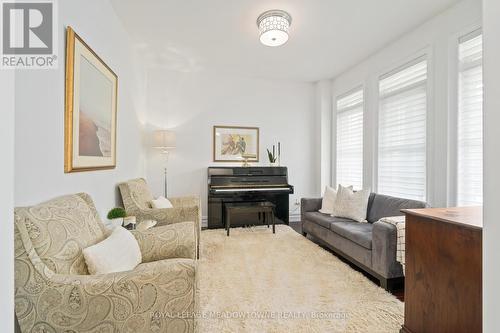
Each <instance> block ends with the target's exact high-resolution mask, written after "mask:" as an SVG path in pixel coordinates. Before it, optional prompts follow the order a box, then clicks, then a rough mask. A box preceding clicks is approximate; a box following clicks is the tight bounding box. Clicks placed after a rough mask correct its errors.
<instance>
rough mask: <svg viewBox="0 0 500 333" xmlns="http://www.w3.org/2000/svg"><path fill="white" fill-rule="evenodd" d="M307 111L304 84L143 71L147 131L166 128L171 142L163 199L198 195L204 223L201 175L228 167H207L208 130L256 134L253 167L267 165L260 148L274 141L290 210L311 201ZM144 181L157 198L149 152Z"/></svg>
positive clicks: (155, 164)
mask: <svg viewBox="0 0 500 333" xmlns="http://www.w3.org/2000/svg"><path fill="white" fill-rule="evenodd" d="M314 103H315V92H314V85H313V84H311V83H293V82H287V81H270V80H261V79H255V78H246V77H239V76H238V77H235V76H228V75H222V74H214V73H210V72H195V73H185V72H174V71H168V70H162V69H151V70H149V72H148V128H149V129H153V128H172V129H173V130H174V131H175V132H176V134H177V149H176V150H175V151H174V152H173V153H172V154H171V155H170V160H169V195H170V196H178V195H188V194H199V195H201V198H202V202H203V215H204V216H206V201H207V167H208V166H213V165H224V166H226V165H231V164H228V163H214V162H213V161H212V127H213V126H214V125H239V126H256V127H259V128H260V165H268V163H267V157H266V148H269V147H271V146H272V144H273V143H276V142H278V141H280V142H281V144H282V159H281V162H282V165H285V166H287V167H288V172H289V183H290V184H292V185H294V186H295V194H294V195H293V196H291V203H293V202H294V201H295V199H299V198H301V197H303V196H310V195H318V194H319V192H318V191H317V190H316V189H318V188H319V186H318V185H317V184H316V181H317V178H316V175H317V173H316V169H315V168H316V160H317V153H316V150H315V143H316V139H315V133H314V132H315V115H314V113H315V110H314ZM233 165H241V163H237V164H233ZM147 178H148V181H149V183H150V185H151V187H152V189H153V192H154V194H155V195H161V194H162V190H163V187H162V186H163V185H162V184H163V159H162V156H161V155H160V154H159V153H158V152H155V151H151V150H150V151H148V167H147ZM290 208H291V210H293V209H295V208H296V207H294V206H293V205H291V206H290Z"/></svg>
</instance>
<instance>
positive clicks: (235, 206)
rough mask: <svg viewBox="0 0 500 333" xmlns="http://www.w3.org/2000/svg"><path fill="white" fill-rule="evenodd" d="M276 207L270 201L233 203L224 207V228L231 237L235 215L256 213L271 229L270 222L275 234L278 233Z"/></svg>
mask: <svg viewBox="0 0 500 333" xmlns="http://www.w3.org/2000/svg"><path fill="white" fill-rule="evenodd" d="M275 207H276V206H275V205H274V204H273V203H272V202H269V201H260V202H231V203H226V204H225V205H224V210H225V212H224V226H225V228H226V231H227V235H228V236H229V229H231V219H232V218H233V216H234V215H235V214H242V213H255V214H257V215H258V216H259V220H260V217H261V216H262V219H263V223H266V222H267V226H268V227H269V222H271V223H272V225H273V234H275V233H276V229H275V222H276V221H275V217H274V208H275Z"/></svg>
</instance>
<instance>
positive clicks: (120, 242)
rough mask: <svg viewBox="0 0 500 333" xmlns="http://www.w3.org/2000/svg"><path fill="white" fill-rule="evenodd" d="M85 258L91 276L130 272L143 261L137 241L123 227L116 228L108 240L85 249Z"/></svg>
mask: <svg viewBox="0 0 500 333" xmlns="http://www.w3.org/2000/svg"><path fill="white" fill-rule="evenodd" d="M83 257H84V258H85V262H86V263H87V268H88V270H89V273H90V274H108V273H113V272H123V271H130V270H132V269H134V268H136V267H137V265H139V264H140V263H141V261H142V254H141V249H140V248H139V244H138V243H137V240H136V239H135V237H134V235H132V233H131V232H130V231H128V230H127V229H125V228H123V227H116V228H114V229H113V232H112V233H111V235H109V237H108V238H106V239H105V240H103V241H102V242H99V243H97V244H94V245H92V246H89V247H87V248H85V249H83Z"/></svg>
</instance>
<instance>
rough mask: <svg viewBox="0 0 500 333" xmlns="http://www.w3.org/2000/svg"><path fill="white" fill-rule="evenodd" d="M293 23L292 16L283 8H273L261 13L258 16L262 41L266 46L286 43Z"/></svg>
mask: <svg viewBox="0 0 500 333" xmlns="http://www.w3.org/2000/svg"><path fill="white" fill-rule="evenodd" d="M291 23H292V17H291V16H290V14H288V13H287V12H285V11H283V10H279V9H273V10H268V11H267V12H264V13H262V14H260V15H259V17H258V18H257V26H258V27H259V34H260V42H261V43H262V44H264V45H266V46H280V45H283V44H285V43H286V42H287V40H288V30H289V29H290V24H291Z"/></svg>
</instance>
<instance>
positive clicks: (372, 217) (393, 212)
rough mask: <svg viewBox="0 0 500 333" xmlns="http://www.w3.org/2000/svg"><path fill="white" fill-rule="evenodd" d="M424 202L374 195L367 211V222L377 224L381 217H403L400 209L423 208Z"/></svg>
mask: <svg viewBox="0 0 500 333" xmlns="http://www.w3.org/2000/svg"><path fill="white" fill-rule="evenodd" d="M425 207H426V204H425V202H422V201H418V200H411V199H403V198H396V197H391V196H388V195H383V194H375V196H374V198H373V201H372V203H371V205H370V206H369V209H368V216H367V220H368V222H371V223H373V222H377V221H378V220H380V219H381V218H383V217H388V216H399V215H403V213H401V209H416V208H425Z"/></svg>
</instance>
